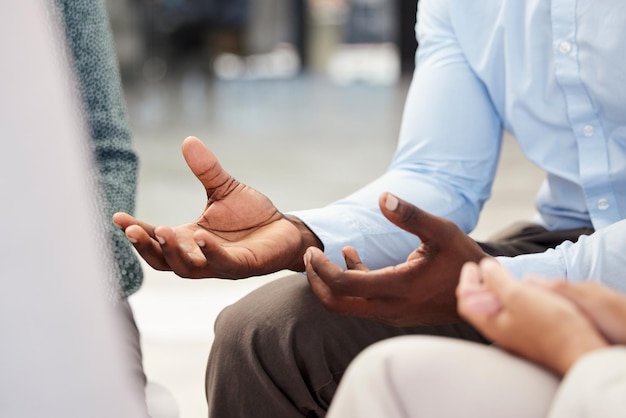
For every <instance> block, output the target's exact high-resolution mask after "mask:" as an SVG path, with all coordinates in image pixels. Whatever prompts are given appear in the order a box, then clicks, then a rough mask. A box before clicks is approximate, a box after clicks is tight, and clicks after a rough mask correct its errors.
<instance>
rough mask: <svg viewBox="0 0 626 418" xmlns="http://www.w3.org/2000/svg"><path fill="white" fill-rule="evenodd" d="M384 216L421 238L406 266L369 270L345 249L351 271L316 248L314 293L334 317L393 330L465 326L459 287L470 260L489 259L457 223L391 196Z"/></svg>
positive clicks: (310, 272)
mask: <svg viewBox="0 0 626 418" xmlns="http://www.w3.org/2000/svg"><path fill="white" fill-rule="evenodd" d="M379 204H380V208H381V210H382V212H383V214H384V215H385V216H386V217H387V218H388V219H389V220H390V221H391V222H393V223H394V224H396V225H397V226H399V227H401V228H403V229H405V230H406V231H408V232H410V233H412V234H415V235H417V236H419V237H420V239H421V241H422V244H421V245H420V247H419V248H417V249H416V250H415V251H413V252H412V253H411V254H410V255H409V256H408V258H407V260H406V262H404V263H401V264H398V265H396V266H393V267H386V268H383V269H379V270H369V269H368V268H367V267H366V266H364V265H363V263H361V260H360V258H359V255H358V253H357V252H356V250H355V249H354V248H352V247H346V248H344V250H343V254H344V258H345V260H346V265H347V267H348V269H347V270H343V269H342V268H340V267H339V266H337V265H335V264H333V263H332V262H331V261H330V260H329V259H328V258H327V257H326V256H325V255H324V253H322V251H320V250H318V249H316V248H310V249H309V250H308V251H307V253H306V255H305V264H306V273H307V277H308V279H309V283H310V285H311V288H312V289H313V292H314V293H315V294H316V295H317V296H318V298H319V299H320V300H321V301H322V303H323V304H324V306H325V307H326V308H327V309H328V310H330V311H331V312H335V313H339V314H344V315H350V316H357V317H362V318H367V319H371V320H375V321H379V322H383V323H386V324H389V325H393V326H413V325H434V324H445V323H454V322H459V321H460V318H459V316H458V313H457V310H456V297H455V288H456V286H457V283H458V277H459V272H460V270H461V267H462V266H463V264H464V263H465V262H466V261H479V260H480V259H482V258H483V257H485V256H486V254H485V253H484V252H483V251H482V249H481V248H480V247H479V246H478V244H476V242H474V241H473V240H472V239H471V238H470V237H468V236H467V235H466V234H465V233H463V232H462V231H461V230H460V229H459V228H458V227H457V226H456V225H455V224H453V223H452V222H450V221H448V220H445V219H443V218H439V217H437V216H433V215H431V214H429V213H427V212H424V211H422V210H421V209H419V208H417V207H415V206H414V205H412V204H410V203H408V202H406V201H403V200H401V199H399V198H397V197H395V196H393V195H391V194H389V193H384V194H383V195H382V196H381V197H380V201H379Z"/></svg>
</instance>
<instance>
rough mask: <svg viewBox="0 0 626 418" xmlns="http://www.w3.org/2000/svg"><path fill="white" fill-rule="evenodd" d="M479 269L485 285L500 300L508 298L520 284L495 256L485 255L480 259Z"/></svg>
mask: <svg viewBox="0 0 626 418" xmlns="http://www.w3.org/2000/svg"><path fill="white" fill-rule="evenodd" d="M479 269H480V272H481V275H482V277H483V281H484V283H485V287H486V288H488V289H489V290H491V291H492V292H493V293H494V294H495V295H497V296H498V297H499V298H500V299H501V300H505V299H507V298H508V296H509V295H510V294H512V293H513V292H514V291H515V289H517V287H518V286H520V284H519V283H518V282H517V281H516V280H515V278H513V276H512V275H511V273H509V272H508V270H507V269H506V268H504V267H503V266H502V265H501V264H500V263H498V262H497V261H496V259H495V258H491V257H486V258H484V259H482V260H481V262H480V264H479Z"/></svg>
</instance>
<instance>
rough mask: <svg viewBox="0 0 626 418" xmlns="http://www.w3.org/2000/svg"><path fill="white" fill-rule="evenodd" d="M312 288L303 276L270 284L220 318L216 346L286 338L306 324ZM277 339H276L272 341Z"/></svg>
mask: <svg viewBox="0 0 626 418" xmlns="http://www.w3.org/2000/svg"><path fill="white" fill-rule="evenodd" d="M309 293H310V289H309V288H308V284H307V281H306V278H304V277H303V276H302V275H299V274H298V275H290V276H287V277H285V278H281V279H277V280H275V281H273V282H270V283H268V284H266V285H264V286H262V287H260V288H258V289H256V290H254V291H253V292H251V293H250V294H248V295H246V296H245V297H243V298H242V299H240V300H239V301H237V302H236V303H234V304H232V305H230V306H228V307H226V308H224V310H222V312H220V314H219V315H218V317H217V319H216V321H215V326H214V331H215V340H214V343H213V344H214V345H227V346H230V347H231V348H233V349H234V348H235V347H248V348H250V347H254V346H255V345H256V344H259V343H260V342H261V341H260V340H262V342H263V344H267V343H270V344H271V341H272V339H278V337H281V336H282V337H284V336H285V335H287V334H289V333H290V332H293V330H294V329H295V328H298V324H300V323H305V322H307V321H306V319H305V316H306V315H307V312H308V310H307V309H306V308H305V306H306V305H307V304H308V303H309V302H307V299H309V295H308V294H309ZM273 337H275V338H273Z"/></svg>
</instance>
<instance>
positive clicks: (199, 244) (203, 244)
mask: <svg viewBox="0 0 626 418" xmlns="http://www.w3.org/2000/svg"><path fill="white" fill-rule="evenodd" d="M196 244H198V247H204V246H205V245H206V242H204V240H203V239H199V240H197V241H196Z"/></svg>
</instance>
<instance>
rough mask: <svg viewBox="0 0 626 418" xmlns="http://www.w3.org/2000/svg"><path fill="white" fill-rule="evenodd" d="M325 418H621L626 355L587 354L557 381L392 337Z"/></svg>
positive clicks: (440, 341) (438, 345)
mask: <svg viewBox="0 0 626 418" xmlns="http://www.w3.org/2000/svg"><path fill="white" fill-rule="evenodd" d="M327 417H329V418H357V417H359V418H365V417H372V418H373V417H385V418H400V417H402V418H409V417H420V418H425V417H427V418H430V417H441V418H445V417H464V418H474V417H476V418H489V417H494V418H500V417H507V418H535V417H537V418H539V417H549V418H582V417H588V418H592V417H602V418H612V417H615V418H617V417H626V348H625V347H620V346H616V347H612V348H608V349H604V350H599V351H596V352H593V353H590V354H588V355H587V356H585V357H583V358H582V359H581V360H579V362H578V363H576V365H575V366H574V367H573V368H572V370H570V372H569V373H568V374H567V376H566V377H565V378H564V379H563V380H562V381H560V379H559V378H557V377H556V376H555V375H553V374H552V373H550V372H548V371H546V370H545V369H542V368H541V367H539V366H536V365H534V364H532V363H530V362H527V361H525V360H522V359H520V358H518V357H515V356H513V355H511V354H508V353H507V352H505V351H503V350H500V349H498V348H496V347H493V346H485V345H481V344H475V343H471V342H467V341H460V340H453V339H449V338H439V337H429V336H407V337H398V338H393V339H390V340H386V341H383V342H380V343H377V344H375V345H373V346H371V347H369V348H368V349H366V350H365V351H363V352H362V353H361V354H360V355H359V356H358V357H357V358H356V359H355V361H354V362H353V363H352V364H351V365H350V367H349V368H348V370H347V371H346V374H345V375H344V377H343V380H342V382H341V384H340V385H339V388H338V390H337V393H336V395H335V398H334V400H333V403H332V404H331V406H330V409H329V411H328V415H327Z"/></svg>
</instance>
